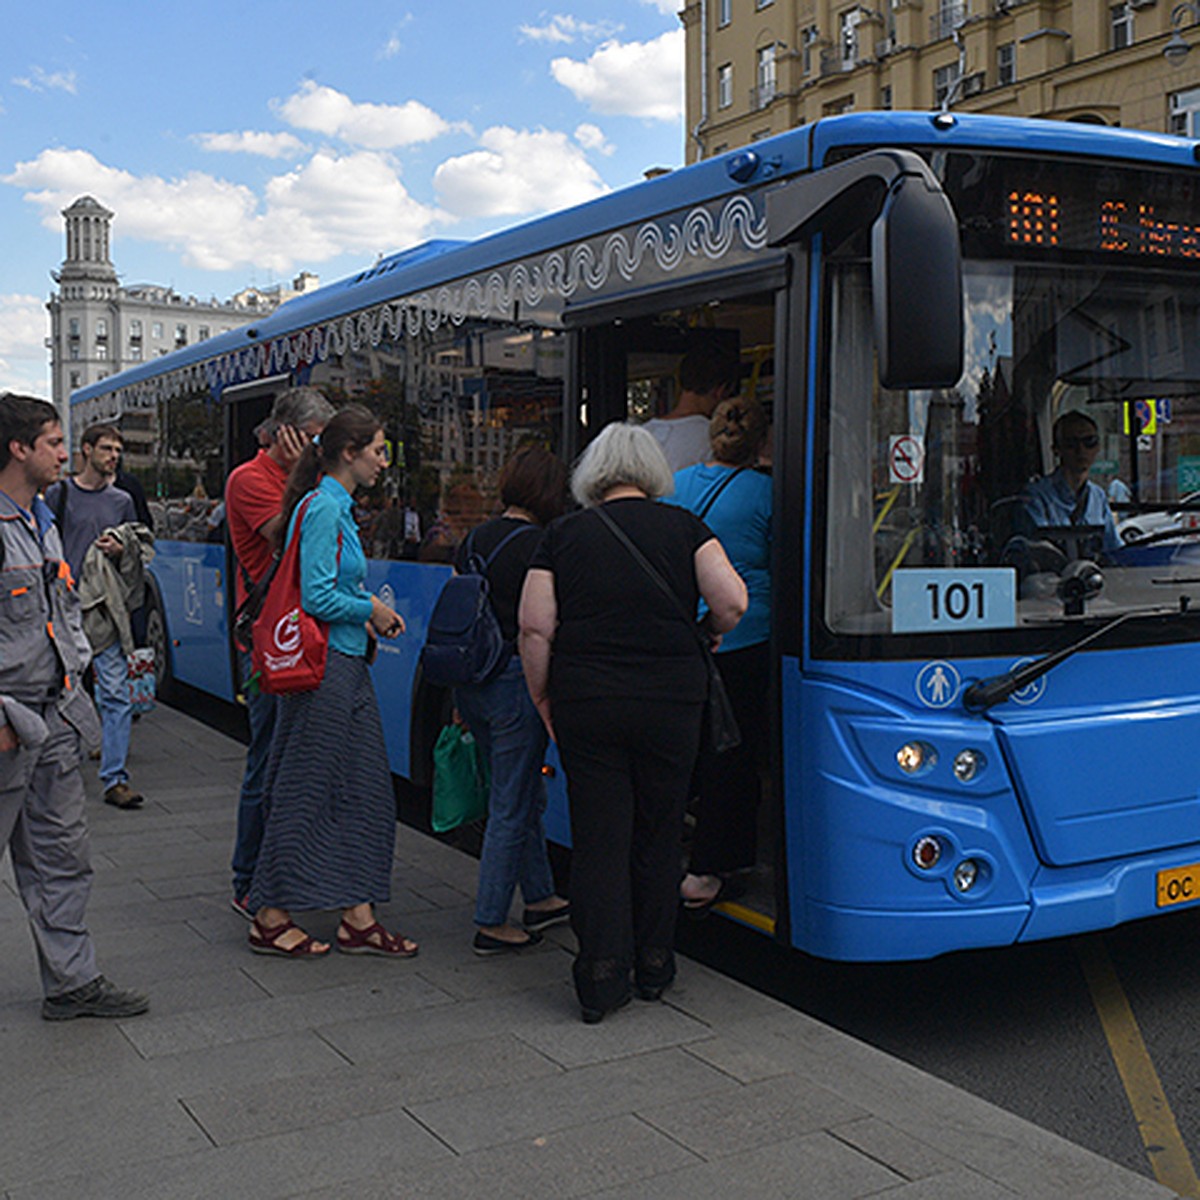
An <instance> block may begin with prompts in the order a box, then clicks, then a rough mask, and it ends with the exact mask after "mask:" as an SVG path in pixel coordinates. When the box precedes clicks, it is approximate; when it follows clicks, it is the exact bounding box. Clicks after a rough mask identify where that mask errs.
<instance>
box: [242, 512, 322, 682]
mask: <svg viewBox="0 0 1200 1200" xmlns="http://www.w3.org/2000/svg"><path fill="white" fill-rule="evenodd" d="M315 495H316V493H315V492H310V493H309V494H308V495H307V496H305V497H304V499H303V501H301V504H300V508H299V511H298V512H297V514H296V520H295V523H294V524H293V534H292V540H291V541H290V542H288V544H287V549H285V550H284V552H283V555H282V557H281V558H280V560H279V567H278V569H277V570H276V572H275V576H274V578H273V579H272V581H271V586H270V587H269V588H268V589H267V594H266V597H265V598H264V600H263V605H262V610H261V611H260V612H259V614H258V616H257V618H256V619H255V621H254V633H253V646H252V648H251V654H250V670H251V679H256V680H257V681H258V686H259V688H261V690H262V691H264V692H267V693H268V694H269V695H273V696H287V695H291V694H293V693H295V692H311V691H313V690H314V689H315V688H317V687H319V686H320V683H321V680H322V679H324V678H325V660H326V658H327V657H328V654H329V626H328V625H327V624H326V623H325V622H324V621H322V620H319V619H318V618H317V617H314V616H312V615H310V614H309V613H306V612H305V611H304V606H303V604H301V602H300V528H301V525H302V523H303V521H304V514H305V512H307V510H308V506H309V504H310V503H311V502H312V498H313V496H315ZM341 556H342V537H341V533H340V532H339V534H338V559H339V560H340V559H341Z"/></svg>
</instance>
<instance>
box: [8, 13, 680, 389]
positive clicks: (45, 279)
mask: <svg viewBox="0 0 1200 1200" xmlns="http://www.w3.org/2000/svg"><path fill="white" fill-rule="evenodd" d="M681 7H682V0H563V3H561V4H557V5H556V4H551V5H550V6H549V7H543V6H542V5H539V4H535V3H526V2H525V0H410V2H409V3H407V4H403V3H400V4H393V3H390V2H388V0H383V2H381V3H375V4H370V5H361V6H360V5H349V4H340V3H336V2H335V3H330V2H329V0H324V2H322V3H318V2H315V0H252V2H251V3H246V2H245V0H238V2H236V3H235V2H233V0H202V2H201V3H199V4H192V5H184V6H183V7H182V8H176V7H174V6H171V5H160V4H157V3H153V4H152V3H147V2H143V0H125V3H122V4H117V5H111V6H102V7H101V8H96V7H95V5H94V4H84V3H81V2H78V0H68V2H59V0H41V2H40V3H36V4H28V5H22V6H21V14H20V20H12V21H9V22H8V23H7V26H6V29H5V36H4V38H3V39H2V40H0V391H4V390H10V389H11V390H18V391H23V392H29V393H32V394H35V395H42V396H47V397H48V396H49V394H50V377H49V352H48V351H47V350H46V348H45V345H44V340H45V338H46V337H47V336H48V335H49V332H50V324H49V314H48V313H47V312H46V308H45V304H46V300H47V299H48V298H49V296H50V294H51V292H52V291H53V290H54V286H55V285H54V282H53V280H52V279H51V277H50V272H51V271H53V270H56V269H57V268H58V267H59V266H60V264H61V263H62V260H63V256H64V253H65V241H64V232H63V220H62V216H61V213H62V210H63V209H64V208H66V207H68V206H69V205H70V204H71V203H73V202H74V201H75V200H76V199H78V198H79V197H80V196H83V195H91V196H94V197H95V198H96V199H97V200H98V201H100V202H101V203H102V204H103V205H105V207H107V208H109V209H111V210H112V211H113V212H115V214H116V216H115V218H114V220H113V225H112V260H113V263H114V265H115V266H116V269H117V272H118V274H119V276H120V280H121V282H122V283H123V284H126V285H132V284H138V283H155V284H162V285H167V286H171V287H173V288H175V290H176V291H177V292H179V293H180V294H182V295H184V296H189V295H194V296H196V297H197V298H198V299H201V300H208V299H210V298H212V297H216V298H217V299H219V300H224V299H227V298H228V297H229V296H231V295H232V294H233V293H234V292H237V291H239V290H240V289H241V288H243V287H246V286H248V285H252V284H253V285H256V286H258V287H269V286H271V285H273V284H275V283H280V282H290V281H291V280H292V279H293V278H294V277H295V276H296V275H298V274H299V273H300V272H301V271H312V272H314V273H316V274H318V275H319V276H320V277H321V281H322V283H332V282H333V281H335V280H337V279H341V278H344V277H345V276H347V275H350V274H353V273H355V272H356V271H358V270H361V269H362V268H363V267H364V266H367V265H369V264H370V263H372V262H374V261H375V260H376V259H377V258H378V257H379V256H381V255H384V254H390V253H393V252H394V251H397V250H402V249H404V248H406V247H408V246H412V245H416V244H418V243H420V242H423V241H426V240H428V239H430V238H471V237H477V236H479V235H481V234H484V233H488V232H492V231H494V230H497V229H502V228H505V227H507V226H509V225H513V224H517V223H519V222H520V221H522V220H525V219H527V218H529V217H533V216H536V215H538V214H541V213H545V212H549V211H553V210H555V209H558V208H563V207H566V206H569V205H572V204H577V203H580V202H582V201H585V200H590V199H592V198H594V197H596V196H599V195H601V194H603V193H604V192H606V191H610V190H612V189H615V188H619V187H622V186H624V185H626V184H629V183H634V182H636V181H638V180H639V179H641V178H642V176H643V173H644V172H645V171H646V170H648V169H649V168H651V167H675V166H678V165H680V164H681V162H682V159H683V140H684V133H683V111H682V110H683V31H682V27H681V26H680V23H679V19H678V17H677V15H676V13H677V10H678V9H679V8H681Z"/></svg>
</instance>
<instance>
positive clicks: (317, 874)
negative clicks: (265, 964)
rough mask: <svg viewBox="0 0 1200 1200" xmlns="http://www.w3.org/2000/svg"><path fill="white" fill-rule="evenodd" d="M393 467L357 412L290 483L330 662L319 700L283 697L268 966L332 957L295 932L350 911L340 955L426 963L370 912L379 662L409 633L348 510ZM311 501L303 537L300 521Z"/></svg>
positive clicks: (385, 794)
mask: <svg viewBox="0 0 1200 1200" xmlns="http://www.w3.org/2000/svg"><path fill="white" fill-rule="evenodd" d="M386 465H387V446H386V443H385V441H384V437H383V430H382V428H381V426H380V424H379V421H378V420H377V419H376V418H375V416H374V415H373V414H372V413H371V412H370V411H369V410H367V409H365V408H363V407H362V406H361V405H357V404H351V405H347V407H345V408H343V409H342V410H341V411H340V412H338V413H337V415H336V416H334V418H333V419H332V420H331V421H330V422H329V424H328V425H327V426H326V427H325V429H324V431H323V432H322V433H321V435H320V438H319V440H314V442H313V443H312V444H311V445H309V446H308V447H306V449H305V451H304V453H303V454H302V455H301V456H300V459H299V460H298V461H297V463H296V465H295V467H293V468H292V475H291V478H290V479H289V480H288V490H287V492H286V494H285V496H284V501H283V513H284V516H285V521H284V525H285V527H286V528H287V530H288V535H287V536H288V539H289V540H290V539H291V538H293V537H299V538H300V602H301V604H302V605H303V607H304V611H305V612H307V613H309V614H310V615H311V616H314V617H317V618H319V619H320V620H322V621H326V622H328V625H329V657H328V660H327V663H326V667H325V677H324V679H323V680H322V681H321V684H320V686H319V687H318V688H316V690H315V691H311V692H298V693H296V694H294V695H290V696H282V697H280V706H279V713H278V717H277V720H276V726H275V736H274V741H273V742H272V745H271V759H270V764H269V765H268V768H267V781H266V789H265V795H264V808H265V811H266V826H265V829H264V831H263V842H262V849H261V850H260V851H259V856H258V865H257V866H256V868H255V871H254V881H253V883H252V884H251V887H250V901H249V903H250V907H251V909H252V911H253V912H254V914H255V915H254V923H253V925H252V926H251V928H250V935H249V936H250V948H251V949H252V950H255V951H256V952H258V953H260V954H279V955H283V956H285V957H288V958H308V957H314V956H318V955H322V954H326V953H328V951H329V949H330V947H329V945H328V943H325V942H318V941H316V940H315V939H314V938H312V937H311V936H310V935H309V934H307V933H305V932H304V930H302V929H300V928H299V927H298V926H296V925H295V924H293V923H292V919H291V914H292V912H293V911H315V910H319V909H341V910H342V922H341V925H340V926H339V927H338V931H337V938H336V941H337V947H338V949H339V950H341V951H343V952H344V953H347V954H377V955H380V956H382V957H387V958H411V957H412V956H413V955H414V954H416V953H417V944H416V943H415V942H413V941H410V940H409V939H408V938H405V937H401V936H400V935H399V934H396V933H392V932H389V931H388V930H387V929H385V928H384V927H383V926H382V925H381V924H379V922H378V920H377V919H376V916H375V907H374V906H375V905H376V904H381V903H385V902H386V901H387V900H388V899H390V896H391V876H392V853H393V847H394V845H395V838H396V826H395V822H396V815H395V814H396V810H395V801H394V799H393V793H392V776H391V771H390V769H389V767H388V761H387V752H386V750H385V748H384V741H383V726H382V724H381V723H380V719H379V705H378V702H377V700H376V697H375V687H374V685H373V684H372V682H371V674H370V668H369V661H370V659H371V658H372V657H373V655H372V654H371V653H370V651H371V650H372V649H373V644H374V641H375V639H376V638H377V637H386V638H392V637H396V636H397V635H398V634H401V633H403V632H404V621H403V619H402V618H401V617H400V615H399V614H398V613H397V612H395V611H394V610H393V609H391V608H389V607H388V606H387V605H386V604H384V603H383V601H382V600H380V599H379V598H378V597H377V596H372V595H371V594H370V593H368V592H367V591H365V590H364V587H363V581H364V579H365V578H366V573H367V559H366V555H365V554H364V553H363V548H362V543H361V542H360V541H359V537H358V529H357V527H356V525H355V523H354V516H353V511H352V509H353V495H354V492H355V491H356V490H357V489H358V488H360V487H371V486H372V485H373V484H374V483H375V481H376V480H377V479H378V478H379V473H380V471H382V470H383V468H384V466H386ZM318 478H319V480H320V482H319V483H318ZM314 484H315V485H316V487H315V490H313V489H314ZM309 492H311V493H312V499H311V500H310V501H309V504H308V506H307V508H306V509H305V510H304V514H303V519H302V520H301V521H300V522H299V529H298V530H297V528H296V524H297V521H296V509H297V507H298V505H299V503H300V500H301V498H302V497H303V496H305V495H306V494H308V493H309Z"/></svg>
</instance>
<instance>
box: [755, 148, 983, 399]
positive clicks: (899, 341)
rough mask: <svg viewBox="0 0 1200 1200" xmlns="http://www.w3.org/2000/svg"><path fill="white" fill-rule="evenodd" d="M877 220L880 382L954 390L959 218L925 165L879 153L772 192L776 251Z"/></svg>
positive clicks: (958, 346)
mask: <svg viewBox="0 0 1200 1200" xmlns="http://www.w3.org/2000/svg"><path fill="white" fill-rule="evenodd" d="M868 223H870V224H871V225H872V230H871V292H872V301H873V305H874V320H875V345H876V353H877V355H878V359H879V380H880V383H881V384H882V385H883V386H884V387H887V388H932V387H952V386H953V385H954V384H956V383H957V382H958V380H959V378H960V377H961V375H962V369H963V312H962V309H963V290H962V253H961V249H960V245H959V237H958V218H957V217H956V216H955V213H954V208H953V206H952V205H951V204H950V201H949V199H948V198H947V196H946V194H945V192H944V191H943V190H942V186H941V184H940V183H939V182H938V180H937V178H936V177H935V176H934V174H933V172H932V171H931V170H930V169H929V167H928V165H927V164H926V163H925V161H924V159H922V158H921V157H920V156H919V155H917V154H914V153H913V152H912V151H910V150H891V149H889V150H872V151H868V152H867V153H865V154H860V155H858V156H857V157H855V158H852V159H849V160H847V161H846V162H844V163H841V164H839V165H838V166H836V167H831V168H829V169H828V170H826V171H822V172H819V173H818V174H815V175H809V176H805V177H804V178H802V179H797V180H795V181H793V182H791V183H788V184H785V185H784V186H783V187H781V188H778V189H777V190H776V191H774V192H771V193H769V194H768V196H767V224H768V241H769V242H770V243H771V244H772V245H781V244H783V243H785V242H789V241H795V240H796V239H797V238H800V237H806V236H811V235H812V234H814V233H826V234H828V235H829V238H830V240H832V241H835V242H836V241H837V240H840V238H841V237H843V236H844V235H845V234H846V233H848V232H850V231H851V230H853V229H855V228H861V227H862V226H864V225H866V224H868Z"/></svg>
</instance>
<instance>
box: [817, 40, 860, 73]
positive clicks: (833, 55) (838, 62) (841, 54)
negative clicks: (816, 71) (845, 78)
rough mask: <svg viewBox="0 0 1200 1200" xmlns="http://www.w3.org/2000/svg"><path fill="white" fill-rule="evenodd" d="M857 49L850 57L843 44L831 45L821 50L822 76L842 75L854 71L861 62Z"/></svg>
mask: <svg viewBox="0 0 1200 1200" xmlns="http://www.w3.org/2000/svg"><path fill="white" fill-rule="evenodd" d="M860 61H861V60H860V58H859V56H858V53H857V51H855V53H854V54H852V55H850V56H849V57H847V56H846V51H845V49H844V48H843V47H841V46H830V47H828V48H827V49H825V50H822V51H821V77H822V78H824V77H825V76H826V75H841V74H844V73H845V72H846V71H853V70H854V68H855V67H857V66H858V64H859V62H860Z"/></svg>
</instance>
